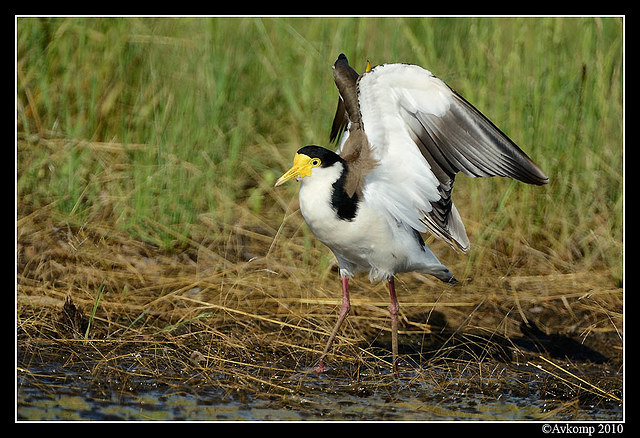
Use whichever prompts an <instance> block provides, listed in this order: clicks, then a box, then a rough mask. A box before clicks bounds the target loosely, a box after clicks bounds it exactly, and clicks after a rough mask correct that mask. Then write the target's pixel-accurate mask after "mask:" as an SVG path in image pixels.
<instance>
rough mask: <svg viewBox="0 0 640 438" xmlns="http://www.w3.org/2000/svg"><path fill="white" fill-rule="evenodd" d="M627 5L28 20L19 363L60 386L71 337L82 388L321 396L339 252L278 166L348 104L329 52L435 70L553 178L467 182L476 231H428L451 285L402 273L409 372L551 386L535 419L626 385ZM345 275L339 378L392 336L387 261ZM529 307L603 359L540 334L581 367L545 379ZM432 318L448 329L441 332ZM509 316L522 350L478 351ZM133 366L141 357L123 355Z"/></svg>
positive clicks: (21, 100)
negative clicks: (499, 11) (146, 383)
mask: <svg viewBox="0 0 640 438" xmlns="http://www.w3.org/2000/svg"><path fill="white" fill-rule="evenodd" d="M622 25H623V23H622V20H621V19H617V18H602V19H601V18H257V17H256V18H253V17H251V18H51V19H49V18H42V19H40V18H18V21H17V156H16V160H17V180H16V193H17V202H16V204H17V216H18V217H17V326H18V329H17V333H18V357H19V360H18V362H19V363H18V365H19V369H20V373H21V374H20V376H27V377H29V378H32V379H33V381H34V382H35V384H36V386H37V387H38V388H40V390H41V391H53V392H54V393H55V391H56V388H55V387H52V388H53V389H48V388H49V386H48V385H45V384H42V383H41V382H40V378H39V376H38V372H34V374H33V375H31V374H30V371H29V370H30V369H31V368H32V367H35V368H36V369H38V367H40V366H41V364H47V363H58V362H59V361H61V360H62V361H64V363H65V366H64V367H63V368H61V369H64V370H70V369H73V367H74V366H78V367H80V368H81V370H82V372H83V373H86V370H89V371H90V374H91V377H92V378H91V379H85V376H84V374H83V375H82V376H83V377H82V381H83V382H85V381H87V382H93V385H94V386H93V388H94V390H95V387H96V385H97V386H98V387H100V385H101V384H100V382H102V384H103V385H104V387H105V388H112V387H113V390H114V391H115V392H123V391H125V389H123V388H124V386H125V385H124V384H122V385H120V386H113V385H114V384H113V383H109V382H117V381H122V382H129V381H132V380H135V379H136V378H139V379H142V380H144V379H146V378H151V379H154V378H156V379H157V378H166V379H168V381H169V383H168V384H169V385H170V386H171V385H174V384H178V385H180V388H183V390H184V391H186V392H192V391H197V387H198V385H193V382H194V381H196V382H198V381H202V383H203V384H205V385H207V386H211V387H214V388H217V387H222V388H223V389H224V390H225V391H227V390H228V391H236V390H237V389H238V388H239V387H240V388H248V390H250V391H251V393H256V394H258V393H267V394H269V393H274V392H277V393H282V394H288V391H291V390H293V391H297V392H299V393H301V394H303V396H304V397H305V398H306V399H308V400H317V403H316V404H312V405H311V406H317V409H318V410H320V411H323V409H324V408H325V407H326V406H325V404H326V403H325V400H324V399H323V398H322V396H321V397H320V398H317V399H316V398H315V397H316V396H317V394H316V393H315V392H314V391H315V390H314V389H313V388H316V386H315V385H314V384H312V385H311V386H309V385H308V382H307V383H303V380H298V379H302V378H301V377H298V376H299V375H298V372H299V370H300V368H303V367H305V366H310V365H312V364H313V362H314V361H315V360H316V359H317V357H318V355H319V354H320V352H321V351H322V348H323V347H324V343H325V342H326V339H327V336H328V333H329V332H330V331H331V328H332V327H333V324H334V322H335V317H336V308H337V307H338V306H339V305H340V292H339V290H340V289H339V288H340V286H339V282H338V280H337V273H336V271H335V266H332V264H333V256H332V255H331V253H330V251H329V250H328V249H327V248H325V247H324V246H323V245H322V244H320V243H318V242H317V241H316V240H315V239H314V238H313V236H312V235H311V234H310V232H309V231H308V229H307V228H306V226H305V225H304V221H303V219H302V218H301V216H300V214H299V213H298V212H297V195H296V191H297V187H296V185H295V184H290V185H287V186H285V187H279V188H278V189H274V188H273V183H274V182H275V180H276V178H277V177H278V176H279V175H280V174H281V173H282V172H283V171H284V170H285V169H287V168H288V167H289V166H290V164H291V160H292V156H293V153H294V152H295V150H297V148H299V147H300V146H302V145H305V144H310V143H314V144H320V145H326V144H327V141H328V135H329V129H330V124H331V121H332V117H333V114H334V112H335V105H336V102H337V90H336V89H335V86H334V84H333V79H332V73H331V65H332V64H333V62H334V61H335V59H336V57H337V55H338V54H339V53H340V52H344V53H345V54H346V55H347V56H348V58H349V60H350V62H351V64H352V65H353V66H354V67H355V68H356V69H357V70H362V69H363V68H364V66H365V63H366V60H367V59H369V60H370V61H371V63H372V64H374V65H375V64H380V63H385V62H408V63H416V64H420V65H422V66H424V67H425V68H427V69H429V70H431V71H432V72H433V73H434V74H436V75H437V76H438V77H440V78H442V79H443V80H444V81H446V82H447V83H448V84H449V85H450V86H452V87H453V88H454V89H456V90H457V91H458V92H460V93H461V94H462V95H463V96H465V97H466V98H467V99H468V100H469V101H470V102H471V103H473V104H474V105H475V106H477V107H478V109H480V110H481V111H482V112H483V113H484V114H486V115H487V116H488V117H489V118H490V119H491V120H492V121H493V122H494V123H495V124H496V125H497V126H499V127H500V128H501V129H502V130H503V131H504V132H506V133H507V134H508V135H509V136H510V137H511V138H512V139H513V140H514V141H515V142H516V143H517V144H518V145H519V146H520V147H521V148H522V149H524V150H525V151H526V152H527V153H528V154H529V155H530V156H531V157H532V158H533V159H534V161H535V162H536V163H537V164H538V165H539V166H540V167H541V168H542V169H543V170H544V171H545V172H546V173H547V175H549V177H550V182H549V184H548V185H546V186H544V187H532V186H527V185H524V184H521V183H518V182H515V181H510V180H506V179H501V178H485V179H472V178H468V177H466V176H464V175H460V176H459V177H458V179H457V180H456V190H455V194H454V197H455V201H456V205H457V206H458V210H459V211H460V213H461V215H462V217H463V220H464V221H465V225H466V228H467V231H468V234H469V237H470V239H471V251H470V253H469V254H468V256H463V255H460V254H456V253H454V252H452V251H450V250H449V248H448V247H447V246H446V245H444V244H442V243H440V242H437V241H434V240H432V239H430V240H428V242H429V243H430V244H431V246H432V248H433V249H434V252H435V253H436V254H437V255H438V257H439V258H440V260H441V261H442V262H443V263H445V264H446V265H447V266H449V268H450V269H451V270H452V272H454V274H455V276H456V278H458V279H459V280H461V283H460V284H459V285H457V286H456V287H449V286H447V285H444V284H442V283H440V282H438V281H437V280H434V279H432V278H430V277H428V276H424V275H420V274H405V275H402V276H400V278H399V279H398V281H397V283H396V284H397V289H398V294H399V300H400V311H401V321H400V323H401V327H400V330H401V332H400V335H401V336H400V338H401V340H400V341H401V342H402V343H403V344H408V343H410V342H413V341H411V339H412V338H411V336H415V337H417V341H416V342H417V345H419V348H420V351H421V352H424V353H425V357H426V360H427V365H428V369H426V370H422V371H421V370H420V369H419V368H418V369H417V371H415V372H416V373H417V374H415V375H414V376H413V378H412V381H413V383H415V384H416V385H418V386H419V385H426V386H424V388H427V389H426V393H428V394H430V397H431V396H432V395H433V394H440V395H441V396H442V397H449V396H450V394H451V393H458V392H457V391H460V390H461V389H460V388H461V387H464V388H466V389H464V390H463V391H469V392H471V393H475V394H479V397H480V398H481V399H484V398H486V399H487V400H488V401H495V400H501V398H500V397H502V395H503V394H508V393H509V392H510V391H515V392H516V393H522V394H531V396H532V397H533V399H535V400H538V399H541V400H542V399H545V400H547V399H549V397H551V398H553V397H555V396H554V395H553V394H556V395H557V399H558V400H560V404H554V403H551V404H549V405H548V406H551V408H549V409H551V410H550V411H546V412H541V413H540V417H539V419H545V420H546V419H548V418H563V419H565V418H583V417H581V415H588V414H583V413H580V412H579V409H578V407H579V406H583V405H584V406H593V404H592V403H591V402H590V401H589V400H591V399H589V398H588V397H587V398H585V397H584V392H585V386H584V382H581V381H579V380H578V379H576V378H574V377H575V375H577V376H582V378H583V379H587V380H589V382H590V383H592V384H593V385H595V386H597V387H600V388H603V389H604V390H606V392H611V393H614V394H616V395H617V396H619V397H622V392H621V388H622V357H623V356H622V345H623V343H622V331H623V306H622V303H623V293H622V279H623V259H622V254H623V163H622V162H623V145H622V140H623V124H622V117H623V111H622V99H623V90H622V81H623V60H622V46H623V36H622ZM352 283H353V288H352V304H353V308H352V312H351V315H350V317H349V318H348V320H347V322H346V323H345V326H344V333H345V336H344V337H341V336H340V337H339V339H338V340H339V342H336V349H335V352H334V354H335V355H334V356H332V359H335V358H336V355H338V357H339V361H340V364H341V365H340V367H337V370H338V372H343V373H348V375H349V380H348V382H350V381H351V379H357V378H358V377H357V376H358V375H359V373H361V371H364V372H366V370H367V369H369V367H373V368H376V367H382V368H383V369H388V363H387V362H388V360H387V359H386V355H387V354H388V350H389V348H386V347H385V346H384V345H382V348H380V345H379V344H376V342H377V341H378V340H380V341H381V342H382V344H384V338H385V336H386V334H387V333H388V329H389V320H388V312H387V311H386V306H387V304H388V293H387V290H386V287H385V285H384V284H382V283H380V284H369V282H368V281H367V279H366V275H364V276H362V277H356V278H355V279H354V281H353V282H352ZM66 298H70V299H72V301H73V303H75V305H76V306H78V308H79V309H80V311H81V313H83V314H84V316H85V318H86V319H88V320H89V323H90V324H89V329H87V328H86V325H83V324H82V318H77V319H74V320H73V321H72V323H70V324H69V323H68V321H67V320H68V319H69V318H68V315H66V314H65V313H64V312H63V311H62V310H61V309H63V304H64V303H65V299H66ZM86 319H85V320H84V321H85V323H86ZM523 321H524V322H532V323H535V324H536V325H537V326H538V327H540V328H541V330H542V331H543V332H544V333H548V334H552V335H553V336H555V335H556V334H560V335H562V336H563V337H567V338H570V339H569V340H572V341H573V340H576V339H577V340H578V341H579V342H577V343H574V344H573V345H575V344H578V346H579V347H586V348H593V349H595V350H597V351H598V352H600V353H601V354H604V355H605V356H607V357H610V358H612V359H613V361H612V362H610V363H607V364H605V365H603V366H604V367H605V368H604V369H599V368H596V369H595V370H594V368H593V364H591V365H590V364H589V362H588V361H587V362H585V361H584V357H585V356H584V355H582V354H581V353H580V354H577V355H576V354H571V353H570V352H569V350H568V349H566V348H565V345H566V344H565V343H563V342H560V341H558V339H557V338H552V340H553V342H551V344H549V345H550V347H549V351H548V352H547V357H550V358H551V359H552V360H554V361H558V360H566V359H568V362H566V363H565V362H563V370H565V371H563V372H564V373H566V372H567V371H570V372H572V373H574V374H571V375H570V374H566V375H565V374H562V373H560V377H558V373H559V372H558V370H557V368H555V367H551V366H550V363H549V362H548V360H547V359H545V361H541V360H540V359H539V358H538V356H537V355H536V354H532V353H531V352H530V351H527V350H526V349H524V348H521V345H522V344H521V343H518V342H517V340H518V339H520V338H521V337H522V335H523V332H522V330H521V325H520V324H521V323H522V322H523ZM443 322H444V325H445V326H446V327H448V329H449V330H450V331H449V332H448V333H453V334H452V335H451V336H449V335H447V336H445V337H444V340H442V339H440V340H439V338H438V333H440V330H441V329H442V326H443V325H442V324H443ZM69 325H71V326H73V325H78V327H75V329H73V327H72V328H71V329H69V327H68V326H69ZM454 335H455V336H454ZM498 338H499V339H504V340H505V341H504V342H505V343H503V344H501V343H500V342H498V344H499V345H498V347H499V348H497V349H498V350H501V349H502V348H507V349H508V350H513V361H512V362H504V359H500V360H499V361H494V360H492V359H491V358H492V356H493V353H492V351H493V350H495V349H496V346H495V345H494V343H495V342H496V340H497V339H498ZM501 342H502V341H501ZM553 349H555V350H558V349H559V350H561V351H560V353H559V354H558V355H554V353H553V351H552V350H553ZM543 350H544V348H543ZM461 351H462V352H461ZM541 351H542V350H541ZM96 352H99V354H98V355H97V356H96ZM457 354H461V355H462V356H461V357H458V356H457ZM450 355H453V357H452V358H451V359H450V360H445V361H444V362H443V361H440V360H438V358H439V357H443V358H445V359H446V358H447V357H449V356H450ZM61 357H62V358H63V359H60V358H61ZM587 357H593V356H587ZM131 361H134V362H135V363H132V362H131ZM523 364H524V366H523ZM565 364H566V366H565ZM133 365H135V367H134V366H133ZM529 365H533V366H529ZM132 367H134V368H136V369H137V372H136V374H135V375H131V374H128V373H126V372H123V370H128V369H130V368H132ZM408 369H416V368H415V367H413V366H410V367H408ZM158 370H160V371H161V373H160V374H158ZM171 370H174V371H175V379H173V377H171V376H173V375H174V374H172V372H171ZM185 370H186V371H185ZM540 371H542V374H540ZM363 375H364V374H363ZM370 375H371V376H377V375H378V371H374V372H372V373H370ZM509 375H511V376H513V379H507V378H505V376H509ZM162 376H169V377H162ZM283 376H284V379H285V380H281V379H282V378H283ZM438 376H440V377H438ZM455 376H458V377H457V378H453V377H455ZM172 379H173V380H172ZM434 379H436V380H434ZM487 379H490V380H491V379H493V381H494V382H495V383H496V385H497V386H496V392H492V391H489V392H487V386H486V382H487ZM541 379H542V380H541ZM374 380H375V381H376V382H377V381H378V378H377V377H375V378H374ZM436 381H437V382H436ZM96 382H97V383H96ZM176 382H180V383H176ZM296 382H298V383H296ZM332 382H333V381H332ZM433 382H436V385H435V387H434V386H433ZM536 382H537V383H536ZM183 383H186V384H184V385H183ZM458 383H460V387H459V386H457V385H458ZM109 385H111V386H109ZM419 387H420V386H419ZM393 388H395V386H393ZM536 388H538V389H536ZM553 388H559V389H558V390H557V391H556V389H553ZM589 390H590V388H586V391H589ZM99 391H104V389H99ZM132 391H133V392H135V391H134V390H132ZM531 391H533V392H531ZM536 391H539V392H537V393H536ZM84 392H86V391H85V389H84V388H82V389H81V390H80V393H84ZM234 393H235V392H234ZM320 393H324V390H322V391H320ZM393 394H394V396H395V394H397V393H396V390H395V389H393ZM602 395H603V393H602V392H599V394H598V395H597V396H596V397H597V398H599V397H602ZM267 396H268V395H267ZM106 397H107V398H109V397H110V396H109V395H107V396H106ZM607 397H608V396H607ZM533 399H532V400H533ZM611 400H618V398H611ZM422 405H423V404H421V406H422ZM545 406H547V404H546V403H545ZM596 406H597V404H596ZM385 409H386V408H385ZM589 409H592V408H589ZM565 414H566V416H563V415H565ZM536 418H538V417H536Z"/></svg>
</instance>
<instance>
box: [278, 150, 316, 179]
mask: <svg viewBox="0 0 640 438" xmlns="http://www.w3.org/2000/svg"><path fill="white" fill-rule="evenodd" d="M312 162H313V160H312V159H311V157H309V156H308V155H305V154H296V156H295V157H294V158H293V166H291V169H289V170H287V172H286V173H285V174H284V175H282V176H281V177H280V178H278V181H276V185H275V186H274V187H278V186H279V185H282V184H284V183H286V182H287V181H289V180H290V179H293V178H297V177H300V178H304V177H305V176H310V175H311V168H312V167H314V166H313V164H311V163H312Z"/></svg>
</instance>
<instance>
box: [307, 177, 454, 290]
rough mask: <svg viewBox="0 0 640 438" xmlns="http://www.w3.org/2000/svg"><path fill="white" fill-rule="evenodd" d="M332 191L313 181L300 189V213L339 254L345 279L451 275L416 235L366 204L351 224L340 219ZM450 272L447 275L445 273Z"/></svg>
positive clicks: (337, 256) (308, 180) (361, 205)
mask: <svg viewBox="0 0 640 438" xmlns="http://www.w3.org/2000/svg"><path fill="white" fill-rule="evenodd" d="M330 193H331V191H330V190H327V189H326V186H325V187H324V188H322V187H316V184H314V183H313V178H304V179H303V180H302V181H301V186H300V211H301V212H302V216H303V217H304V219H305V221H306V222H307V224H308V226H309V228H310V229H311V231H312V232H313V234H314V235H315V236H316V237H317V238H318V240H320V241H321V242H322V243H324V244H325V245H327V246H328V247H329V248H330V249H331V250H332V251H333V253H334V254H335V256H336V258H337V259H338V263H339V265H340V270H341V274H342V275H346V276H352V275H353V274H355V273H356V272H359V271H369V277H370V279H371V280H377V279H381V278H390V277H391V276H393V275H394V274H396V273H398V272H407V271H420V272H426V273H430V274H434V275H437V276H438V277H439V278H440V275H448V276H450V275H451V273H450V272H449V271H448V269H446V267H444V266H443V265H442V264H440V262H439V261H438V260H437V258H436V257H435V256H434V255H433V253H432V252H431V251H430V250H429V248H427V247H424V249H423V248H422V247H421V245H420V243H419V242H418V240H417V238H416V235H415V234H414V232H413V231H412V230H408V229H407V228H405V227H404V226H403V225H397V226H395V227H394V226H393V225H391V224H390V223H389V221H388V220H387V219H386V218H385V217H383V216H381V215H380V214H378V213H376V212H375V211H373V210H371V209H370V208H369V207H368V206H367V205H366V204H365V203H364V202H361V203H360V204H359V206H358V211H357V214H356V216H355V218H354V219H353V220H351V221H345V220H341V219H338V217H337V216H336V212H335V211H334V210H333V209H332V208H331V204H330V202H329V201H330V199H329V197H330ZM444 271H446V274H445V273H444Z"/></svg>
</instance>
